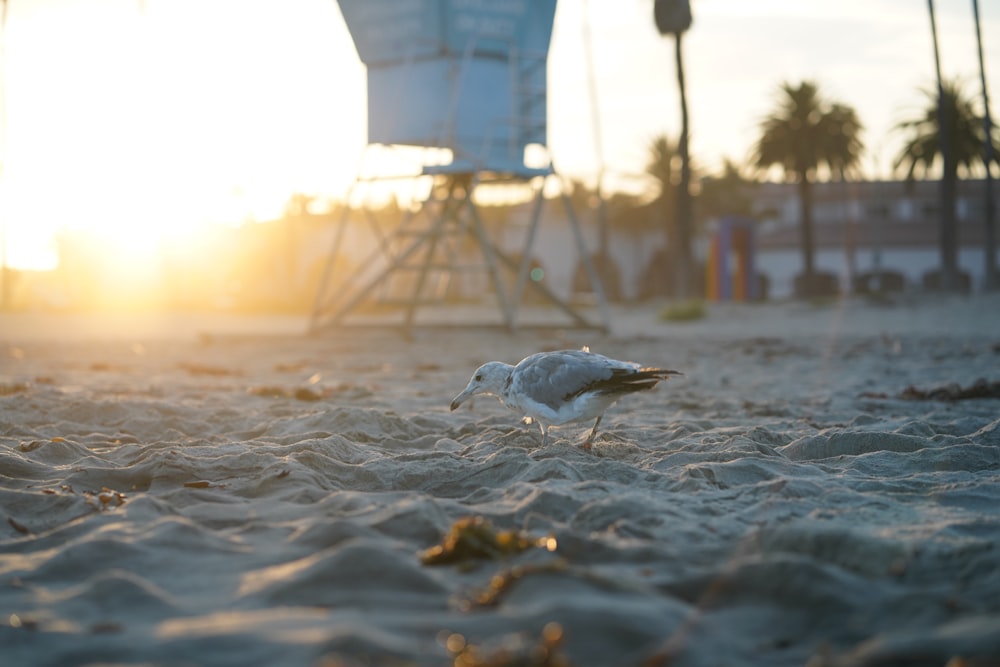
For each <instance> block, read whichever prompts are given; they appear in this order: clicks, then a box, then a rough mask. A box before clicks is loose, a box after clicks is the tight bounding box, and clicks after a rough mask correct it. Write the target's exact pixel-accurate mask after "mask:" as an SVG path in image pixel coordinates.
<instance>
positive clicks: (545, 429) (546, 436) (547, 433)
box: [535, 419, 549, 447]
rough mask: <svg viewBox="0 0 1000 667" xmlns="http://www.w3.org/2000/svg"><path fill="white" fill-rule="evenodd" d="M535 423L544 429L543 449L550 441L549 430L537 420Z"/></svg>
mask: <svg viewBox="0 0 1000 667" xmlns="http://www.w3.org/2000/svg"><path fill="white" fill-rule="evenodd" d="M535 421H536V422H538V428H540V429H542V447H544V446H545V444H546V443H547V442H548V440H549V429H547V428H545V424H543V423H542V422H540V421H538V420H537V419H536V420H535Z"/></svg>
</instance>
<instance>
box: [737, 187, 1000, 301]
mask: <svg viewBox="0 0 1000 667" xmlns="http://www.w3.org/2000/svg"><path fill="white" fill-rule="evenodd" d="M998 190H1000V188H998ZM985 192H986V185H985V181H984V180H981V179H980V180H960V181H959V182H958V201H957V207H956V218H957V224H958V243H959V252H958V262H959V268H960V270H961V271H963V272H965V273H967V274H968V277H969V281H970V287H971V289H972V290H973V291H978V290H980V289H982V287H983V280H984V272H985V257H984V252H985V243H984V236H985V219H986V204H985ZM812 193H813V227H814V234H815V239H816V258H815V261H816V269H817V270H819V271H828V272H831V273H834V274H836V275H837V276H838V277H839V280H840V287H841V290H848V289H850V280H851V277H852V276H854V275H857V274H859V273H861V272H866V271H873V270H880V269H881V270H890V271H895V272H898V273H900V274H902V275H903V277H904V279H905V285H906V287H907V288H919V287H920V286H921V285H922V282H923V279H924V276H925V274H927V273H928V272H932V271H935V270H937V269H938V268H939V267H940V253H939V250H938V245H939V244H938V238H939V234H940V216H941V197H940V195H941V184H940V182H939V181H912V182H911V181H870V182H856V183H855V182H847V183H815V184H813V189H812ZM997 195H998V199H1000V192H998V193H997ZM752 200H753V204H752V211H753V215H754V217H755V218H756V219H757V220H759V222H760V224H759V227H758V235H757V244H758V248H759V254H758V259H759V261H758V267H759V269H760V271H761V272H762V273H764V274H765V275H766V276H767V277H768V279H769V282H770V287H771V289H770V296H771V297H772V298H782V297H787V296H790V295H791V294H792V282H793V280H794V276H795V275H796V274H798V273H799V272H800V271H801V270H802V259H801V256H802V253H801V242H800V231H799V198H798V187H797V186H796V185H795V184H794V183H762V184H760V185H758V186H756V188H755V189H754V192H753V194H752ZM998 224H1000V221H998Z"/></svg>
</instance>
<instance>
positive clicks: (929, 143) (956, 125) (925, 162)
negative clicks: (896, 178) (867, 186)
mask: <svg viewBox="0 0 1000 667" xmlns="http://www.w3.org/2000/svg"><path fill="white" fill-rule="evenodd" d="M940 90H941V93H940V96H939V94H938V91H937V90H933V89H922V91H921V92H922V93H923V94H924V95H925V96H926V97H927V99H928V101H929V104H928V105H927V107H925V108H924V110H923V111H921V112H920V113H919V115H917V116H915V117H914V118H911V119H908V120H904V121H902V122H900V123H898V124H897V125H896V129H897V131H901V132H905V133H906V134H907V135H908V137H907V139H906V143H905V144H904V145H903V147H902V149H901V150H900V152H899V155H898V156H897V157H896V161H895V162H894V163H893V168H894V169H896V170H900V169H904V170H905V172H906V178H907V179H908V180H912V179H913V178H915V177H917V176H920V177H926V176H927V175H928V173H929V172H931V171H932V170H933V169H934V168H935V167H936V165H937V163H938V162H941V163H942V165H943V166H942V183H943V187H942V188H941V193H942V202H941V248H940V250H941V281H942V282H941V286H942V287H943V288H944V289H954V288H955V287H957V285H958V234H957V231H958V230H957V228H956V225H955V219H956V217H955V204H956V199H957V197H956V184H957V182H958V177H959V173H960V172H964V173H970V172H972V171H973V170H974V168H976V167H978V166H980V165H983V163H984V159H983V144H984V143H985V141H986V135H985V130H984V124H983V118H982V116H981V115H979V113H978V112H977V111H976V108H975V101H974V98H973V97H972V96H967V95H966V94H965V92H964V91H963V90H962V86H961V84H960V83H959V82H958V81H957V80H944V81H942V83H941V89H940ZM941 116H943V117H944V118H945V119H946V121H945V122H946V125H944V130H945V133H946V134H947V136H948V147H949V148H948V150H949V152H950V154H951V155H950V158H951V159H949V160H944V158H943V157H942V155H941V153H942V151H941V142H940V135H941V129H942V123H941V122H940V118H941ZM992 143H993V146H994V155H996V154H998V151H1000V137H997V136H994V137H993V138H992Z"/></svg>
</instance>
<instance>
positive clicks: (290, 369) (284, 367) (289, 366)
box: [274, 361, 306, 373]
mask: <svg viewBox="0 0 1000 667" xmlns="http://www.w3.org/2000/svg"><path fill="white" fill-rule="evenodd" d="M305 369H306V362H304V361H293V362H288V363H283V362H279V363H276V364H275V365H274V372H275V373H301V372H302V371H304V370H305Z"/></svg>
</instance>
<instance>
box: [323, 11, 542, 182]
mask: <svg viewBox="0 0 1000 667" xmlns="http://www.w3.org/2000/svg"><path fill="white" fill-rule="evenodd" d="M339 4H340V8H341V11H342V12H343V14H344V19H345V21H346V22H347V27H348V29H349V30H350V33H351V37H352V39H353V40H354V44H355V46H356V47H357V50H358V55H359V57H360V58H361V61H362V62H363V63H364V64H365V65H366V66H367V69H368V142H369V143H373V144H400V145H409V146H426V147H436V148H448V149H451V150H452V152H453V155H454V161H455V165H454V167H455V170H456V171H458V170H461V169H462V168H463V165H466V166H468V167H469V169H468V171H497V172H502V173H514V174H517V173H518V172H521V171H524V170H525V169H526V167H525V164H524V149H525V147H526V146H527V145H528V144H542V145H544V144H545V143H546V99H545V98H546V95H545V92H546V71H545V69H546V67H545V66H546V56H547V53H548V48H549V40H550V37H551V34H552V22H553V18H554V16H555V7H556V2H555V0H496V1H494V2H486V1H485V0H340V3H339Z"/></svg>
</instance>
